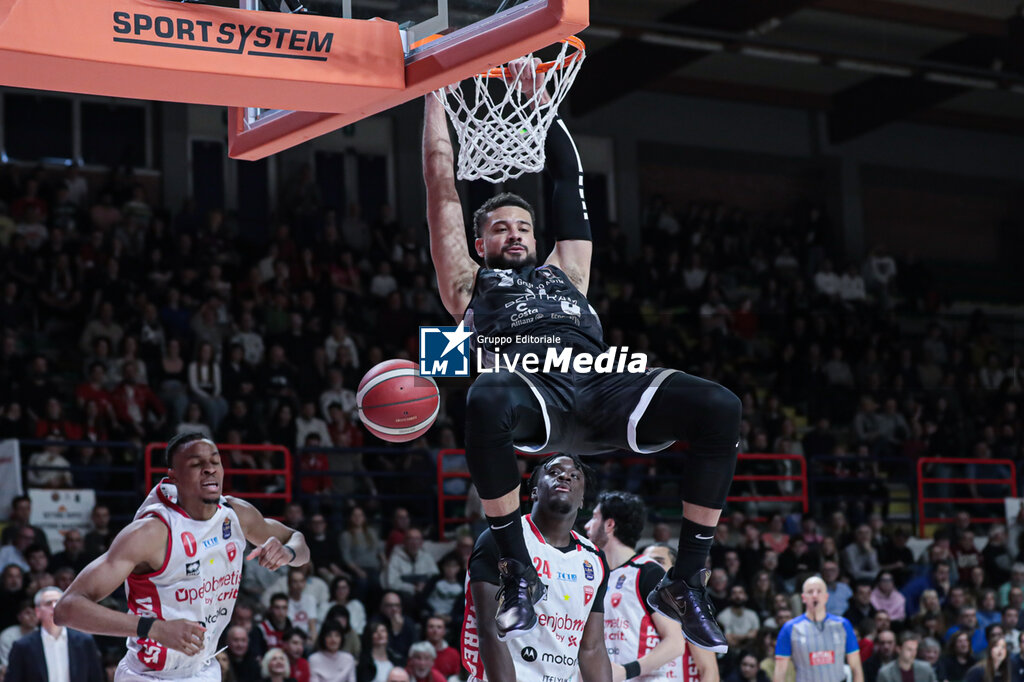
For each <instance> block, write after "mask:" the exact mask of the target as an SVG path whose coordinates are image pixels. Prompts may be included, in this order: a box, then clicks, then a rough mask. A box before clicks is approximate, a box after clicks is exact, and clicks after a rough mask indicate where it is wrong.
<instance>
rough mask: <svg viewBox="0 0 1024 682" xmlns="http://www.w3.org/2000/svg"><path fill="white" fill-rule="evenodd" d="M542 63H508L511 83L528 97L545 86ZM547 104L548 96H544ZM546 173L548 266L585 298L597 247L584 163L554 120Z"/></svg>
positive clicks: (547, 145) (563, 128)
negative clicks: (548, 184)
mask: <svg viewBox="0 0 1024 682" xmlns="http://www.w3.org/2000/svg"><path fill="white" fill-rule="evenodd" d="M539 65H540V60H539V59H537V58H536V57H535V58H533V59H532V60H531V59H529V58H523V59H517V60H515V61H512V62H509V65H508V67H509V70H510V72H511V78H510V79H508V80H511V81H512V82H514V83H516V84H517V85H518V87H519V88H520V89H521V90H522V91H523V94H524V95H525V96H526V97H532V96H533V94H534V93H535V92H536V91H537V90H538V89H540V88H543V87H545V86H544V81H545V78H544V75H543V74H541V73H537V67H538V66H539ZM543 99H544V101H545V102H546V101H547V99H548V94H547V93H545V94H544V95H543ZM544 159H545V164H544V166H545V167H544V170H545V171H546V172H547V174H548V175H549V176H551V180H552V184H553V185H554V191H553V192H552V196H551V207H552V209H553V216H554V217H553V219H552V224H551V227H550V234H552V235H554V239H555V248H554V250H553V251H552V252H551V255H550V256H548V259H547V261H546V262H547V263H549V264H551V265H554V266H555V267H557V268H559V269H560V270H562V272H564V273H565V274H566V275H568V276H569V279H570V280H572V283H573V284H574V285H576V288H577V289H579V290H580V292H581V293H582V294H583V295H584V296H586V295H587V289H588V287H589V285H590V261H591V257H592V256H593V253H594V245H593V243H592V242H591V237H590V219H589V216H588V214H587V200H586V198H585V197H584V196H583V163H582V162H581V161H580V154H579V151H578V150H577V149H576V143H575V142H573V140H572V135H570V134H569V129H568V128H567V127H566V125H565V122H564V121H563V120H562V119H561V118H559V117H557V116H556V117H555V121H554V123H552V124H551V128H550V129H548V136H547V138H546V139H545V141H544Z"/></svg>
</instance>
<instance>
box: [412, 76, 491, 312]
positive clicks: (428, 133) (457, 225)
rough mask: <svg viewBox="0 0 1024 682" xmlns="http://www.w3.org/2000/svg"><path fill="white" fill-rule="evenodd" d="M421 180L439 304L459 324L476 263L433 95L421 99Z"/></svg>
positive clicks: (444, 120)
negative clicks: (425, 197) (472, 255)
mask: <svg viewBox="0 0 1024 682" xmlns="http://www.w3.org/2000/svg"><path fill="white" fill-rule="evenodd" d="M423 180H424V182H425V183H426V186H427V227H428V228H429V230H430V257H431V259H432V260H433V261H434V269H435V270H437V287H438V291H439V292H440V294H441V302H442V303H444V307H445V309H446V310H447V311H448V312H449V314H451V316H452V317H454V318H455V319H456V321H459V320H461V319H462V315H463V313H465V312H466V306H468V305H469V301H470V299H471V298H472V297H473V284H474V281H475V280H476V271H477V270H478V269H479V266H478V265H477V263H476V261H474V260H473V258H472V257H471V256H470V255H469V247H468V246H466V225H465V222H464V221H463V215H462V202H461V201H460V200H459V193H458V192H457V191H456V190H455V153H454V151H453V149H452V141H451V137H450V136H449V134H448V119H447V118H446V117H445V113H444V107H442V106H441V103H440V102H439V101H438V100H437V97H435V96H434V94H433V93H428V94H427V95H426V97H425V99H424V117H423Z"/></svg>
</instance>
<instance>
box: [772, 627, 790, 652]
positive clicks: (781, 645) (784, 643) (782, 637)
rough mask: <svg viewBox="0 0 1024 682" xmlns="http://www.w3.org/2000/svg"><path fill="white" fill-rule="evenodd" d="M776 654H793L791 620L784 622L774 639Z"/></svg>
mask: <svg viewBox="0 0 1024 682" xmlns="http://www.w3.org/2000/svg"><path fill="white" fill-rule="evenodd" d="M775 655H776V656H792V655H793V621H791V620H790V621H786V624H785V625H783V626H782V629H781V630H779V637H778V639H776V640H775Z"/></svg>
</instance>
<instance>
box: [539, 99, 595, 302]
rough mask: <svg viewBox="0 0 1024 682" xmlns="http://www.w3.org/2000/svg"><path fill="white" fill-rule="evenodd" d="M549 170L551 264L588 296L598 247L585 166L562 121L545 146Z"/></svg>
mask: <svg viewBox="0 0 1024 682" xmlns="http://www.w3.org/2000/svg"><path fill="white" fill-rule="evenodd" d="M544 150H545V159H546V165H545V170H546V171H547V173H548V175H550V176H551V180H552V184H553V185H554V190H553V191H552V194H551V208H552V219H551V227H550V234H553V235H554V238H555V248H554V250H553V251H552V252H551V255H550V256H548V260H547V262H548V263H550V264H551V265H554V266H555V267H557V268H559V269H561V270H562V271H563V272H564V273H565V274H566V275H568V276H569V279H570V280H572V283H573V284H575V285H576V288H577V289H579V290H580V292H581V293H582V294H583V295H584V296H586V294H587V289H588V287H589V286H590V261H591V257H592V256H593V254H594V244H593V242H592V241H591V236H590V219H589V216H588V213H587V200H586V198H585V197H584V196H583V164H582V163H581V162H580V155H579V152H578V151H577V150H576V143H575V142H573V141H572V135H570V134H569V129H568V128H567V127H566V126H565V122H564V121H563V120H562V119H561V118H556V119H555V122H554V123H552V124H551V128H550V129H549V130H548V137H547V141H546V142H545V143H544Z"/></svg>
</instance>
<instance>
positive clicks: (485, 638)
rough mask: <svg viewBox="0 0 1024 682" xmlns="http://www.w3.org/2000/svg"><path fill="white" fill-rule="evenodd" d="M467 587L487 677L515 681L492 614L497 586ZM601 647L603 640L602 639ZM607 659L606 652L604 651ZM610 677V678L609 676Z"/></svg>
mask: <svg viewBox="0 0 1024 682" xmlns="http://www.w3.org/2000/svg"><path fill="white" fill-rule="evenodd" d="M469 589H470V590H471V591H472V594H473V604H475V605H476V610H477V611H476V616H477V617H476V622H477V628H478V635H479V637H480V660H481V661H482V662H483V664H484V671H485V672H486V673H487V679H488V680H490V681H491V682H515V679H516V668H515V665H514V664H513V663H512V656H511V654H509V652H508V647H507V646H505V644H504V643H502V641H501V640H500V639H498V628H497V626H496V624H495V622H494V615H495V614H496V613H497V612H498V602H497V601H495V598H494V597H495V595H496V594H497V593H498V586H497V585H492V584H491V583H485V582H470V584H469ZM601 644H602V647H603V646H604V642H603V641H602V643H601ZM605 658H606V659H607V652H605ZM609 679H610V678H609Z"/></svg>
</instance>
